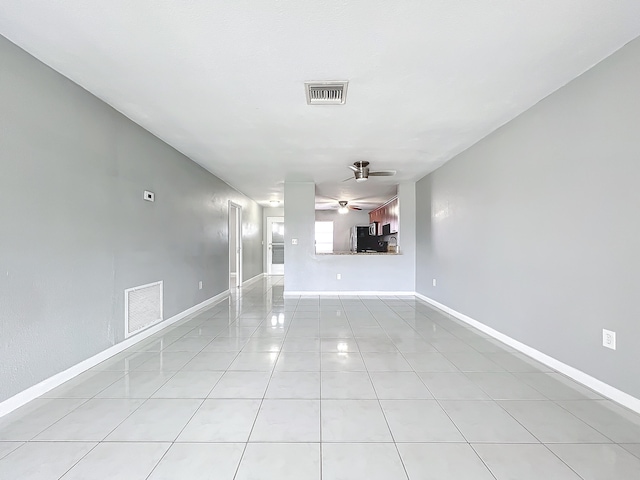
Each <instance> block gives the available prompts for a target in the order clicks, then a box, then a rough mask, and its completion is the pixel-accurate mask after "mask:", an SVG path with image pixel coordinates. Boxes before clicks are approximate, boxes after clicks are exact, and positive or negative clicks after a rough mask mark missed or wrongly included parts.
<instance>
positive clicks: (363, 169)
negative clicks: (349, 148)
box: [343, 161, 396, 182]
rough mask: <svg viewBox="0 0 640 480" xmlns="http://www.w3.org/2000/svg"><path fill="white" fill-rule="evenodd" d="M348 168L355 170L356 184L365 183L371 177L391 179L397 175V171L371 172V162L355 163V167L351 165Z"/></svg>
mask: <svg viewBox="0 0 640 480" xmlns="http://www.w3.org/2000/svg"><path fill="white" fill-rule="evenodd" d="M347 168H350V169H351V170H353V175H354V177H355V179H356V182H364V181H366V180H368V179H369V177H391V176H393V175H395V174H396V171H395V170H378V171H377V172H371V171H369V162H366V161H360V162H354V163H353V165H349V166H348V167H347ZM354 177H349V178H347V179H345V180H343V181H344V182H346V181H347V180H351V179H352V178H354Z"/></svg>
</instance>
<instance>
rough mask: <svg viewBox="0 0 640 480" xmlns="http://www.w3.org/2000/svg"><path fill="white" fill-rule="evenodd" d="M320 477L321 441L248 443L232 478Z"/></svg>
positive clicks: (299, 479)
mask: <svg viewBox="0 0 640 480" xmlns="http://www.w3.org/2000/svg"><path fill="white" fill-rule="evenodd" d="M302 479H304V480H320V444H318V443H249V444H248V445H247V449H246V451H245V452H244V455H243V457H242V461H241V462H240V468H239V469H238V474H237V475H236V477H235V479H234V480H302Z"/></svg>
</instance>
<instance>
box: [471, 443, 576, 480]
mask: <svg viewBox="0 0 640 480" xmlns="http://www.w3.org/2000/svg"><path fill="white" fill-rule="evenodd" d="M473 448H474V449H475V450H476V452H477V453H478V455H480V457H481V458H482V460H483V461H484V462H485V464H486V465H487V466H488V467H489V469H491V471H492V472H493V474H494V475H495V477H496V478H497V479H498V480H504V479H511V478H517V479H518V480H540V479H541V478H549V479H553V480H580V476H578V475H577V474H576V473H575V472H574V471H573V470H571V469H570V468H569V467H568V466H567V465H566V464H565V463H564V462H562V461H561V460H559V459H558V457H556V456H555V455H554V454H553V453H552V452H550V451H549V449H548V448H547V447H545V446H544V445H526V444H511V445H509V444H493V445H490V444H475V445H473Z"/></svg>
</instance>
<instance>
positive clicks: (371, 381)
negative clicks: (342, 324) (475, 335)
mask: <svg viewBox="0 0 640 480" xmlns="http://www.w3.org/2000/svg"><path fill="white" fill-rule="evenodd" d="M363 303H364V302H363ZM365 308H366V309H367V311H369V312H370V313H371V311H370V310H369V308H368V307H367V306H366V304H365ZM345 315H346V316H347V323H348V324H349V328H351V333H353V334H354V335H353V338H354V341H355V342H356V345H358V351H359V352H360V357H361V358H362V364H363V365H364V368H365V371H366V372H367V376H368V377H369V382H370V383H371V388H373V392H374V393H375V395H376V401H377V402H378V407H379V408H380V412H381V413H382V418H384V421H385V423H386V425H387V429H388V430H389V435H391V441H392V442H393V446H394V447H395V449H396V453H397V454H398V459H399V460H400V464H401V465H402V469H403V470H404V474H405V475H406V477H407V480H409V472H408V471H407V467H406V465H405V464H404V460H403V459H402V455H401V454H400V449H399V448H398V443H397V442H396V439H395V437H394V436H393V431H392V430H391V425H389V420H388V419H387V415H386V413H385V411H384V408H382V402H381V401H380V398H379V396H378V392H377V390H376V387H375V385H374V383H373V379H372V378H371V372H369V367H368V366H367V363H366V362H365V361H364V356H363V355H362V352H361V351H360V346H359V344H358V339H357V338H356V336H355V332H354V331H353V326H352V325H351V322H350V321H349V315H347V314H346V312H345ZM374 318H375V317H374ZM376 322H377V323H378V325H380V322H379V321H378V320H377V319H376ZM380 328H382V331H383V332H384V333H385V335H386V334H387V333H386V330H385V329H384V328H383V327H382V325H380ZM387 337H388V335H387ZM389 339H390V340H391V338H389ZM394 345H395V344H394ZM403 358H404V357H403ZM405 361H406V360H405ZM377 443H383V442H377Z"/></svg>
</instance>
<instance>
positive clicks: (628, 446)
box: [0, 443, 640, 458]
mask: <svg viewBox="0 0 640 480" xmlns="http://www.w3.org/2000/svg"><path fill="white" fill-rule="evenodd" d="M620 446H621V447H622V448H624V449H625V450H626V451H627V452H631V453H632V454H634V455H635V456H636V457H638V458H640V443H623V444H621V445H620ZM0 448H2V447H0Z"/></svg>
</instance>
